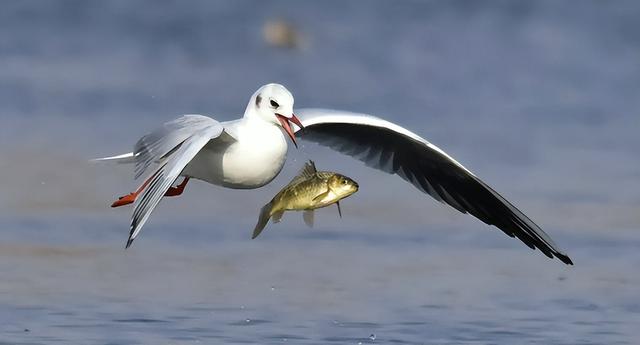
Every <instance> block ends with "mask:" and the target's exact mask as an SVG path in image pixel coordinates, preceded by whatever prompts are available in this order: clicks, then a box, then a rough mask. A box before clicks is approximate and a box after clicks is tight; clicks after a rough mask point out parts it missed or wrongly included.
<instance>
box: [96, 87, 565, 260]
mask: <svg viewBox="0 0 640 345" xmlns="http://www.w3.org/2000/svg"><path fill="white" fill-rule="evenodd" d="M293 103H294V100H293V96H292V95H291V93H290V92H289V91H288V90H287V89H286V88H285V87H284V86H282V85H279V84H267V85H264V86H262V87H261V88H260V89H258V90H257V91H256V92H255V93H254V94H253V95H252V96H251V99H250V100H249V104H248V105H247V108H246V110H245V113H244V116H243V117H242V118H241V119H238V120H234V121H228V122H218V121H216V120H214V119H212V118H210V117H207V116H202V115H184V116H182V117H180V118H178V119H176V120H173V121H170V122H167V123H165V124H164V126H163V127H161V128H160V129H157V130H156V131H154V132H152V133H150V134H148V135H145V136H144V137H142V138H141V139H140V140H139V141H138V142H137V143H136V145H135V148H134V151H133V152H130V153H127V154H123V155H118V156H113V157H106V158H100V159H97V160H98V161H116V162H120V163H135V176H136V178H138V177H140V176H141V175H142V174H144V173H145V172H146V171H147V170H148V168H149V167H150V166H151V165H152V164H153V165H154V166H155V170H154V171H153V172H152V173H150V174H149V177H148V178H147V179H146V180H145V182H144V183H142V185H141V186H140V188H139V189H138V190H137V191H135V192H133V193H131V194H128V195H126V196H123V197H121V198H120V199H119V200H117V201H116V202H114V203H113V205H112V207H118V206H122V205H126V204H129V203H132V202H133V203H134V210H133V215H132V217H131V227H130V233H129V239H128V241H127V245H126V247H127V248H128V247H129V246H130V245H131V243H132V242H133V240H134V239H135V238H136V237H137V236H138V234H139V233H140V230H141V228H142V226H143V225H144V223H145V222H146V221H147V219H148V218H149V215H150V214H151V212H152V211H153V209H154V208H155V207H156V205H158V203H159V202H160V200H161V199H162V197H163V196H174V195H180V194H181V193H182V192H183V190H184V187H185V186H186V184H187V182H188V181H189V178H196V179H199V180H203V181H206V182H209V183H212V184H215V185H219V186H223V187H228V188H237V189H251V188H258V187H261V186H264V185H265V184H267V183H269V182H271V181H272V180H273V179H274V178H275V177H276V176H277V175H278V173H280V170H281V169H282V167H283V165H284V162H285V159H286V153H287V141H286V138H285V136H284V133H286V134H287V135H288V136H289V137H290V139H291V141H292V142H293V143H294V145H296V147H297V143H296V136H297V137H299V138H301V139H304V140H309V141H312V142H316V143H318V144H320V145H324V146H328V147H330V148H332V149H334V150H337V151H339V152H341V153H344V154H347V155H350V156H353V157H354V158H357V159H359V160H361V161H363V162H365V164H366V165H368V166H370V167H372V168H375V169H379V170H382V171H385V172H387V173H390V174H396V175H398V176H400V177H401V178H403V179H404V180H406V181H408V182H410V183H411V184H413V185H414V186H415V187H417V188H418V189H420V190H421V191H423V192H425V193H427V194H429V195H431V196H432V197H434V198H435V199H437V200H438V201H440V202H442V203H445V204H448V205H450V206H452V207H454V208H455V209H457V210H458V211H460V212H462V213H470V214H471V215H473V216H475V217H476V218H478V219H480V220H481V221H483V222H485V223H487V224H489V225H495V226H496V227H498V228H499V229H500V230H502V231H503V232H504V233H506V234H507V235H509V236H511V237H517V238H519V239H520V240H521V241H522V242H524V243H525V244H526V245H527V246H529V247H530V248H532V249H535V248H538V249H539V250H540V251H542V252H543V253H544V254H545V255H546V256H548V257H550V258H553V257H554V256H555V257H557V258H558V259H560V260H561V261H562V262H564V263H566V264H573V263H572V261H571V259H570V258H569V257H568V256H567V255H566V254H564V253H563V252H562V251H561V250H560V249H559V248H558V246H557V245H556V244H555V243H554V242H553V241H552V240H551V238H550V237H549V236H548V235H547V234H546V233H545V232H544V231H543V230H542V229H540V227H539V226H537V225H536V224H535V223H534V222H533V221H531V220H530V219H529V218H528V217H527V216H525V215H524V214H523V213H522V212H520V211H519V210H518V209H517V208H516V207H515V206H513V205H512V204H511V203H509V202H508V201H507V200H506V199H504V198H503V197H502V196H500V194H498V193H497V192H496V191H494V190H493V189H492V188H491V187H489V186H488V185H487V184H485V183H484V182H482V181H481V180H480V179H479V178H478V177H476V176H475V175H474V174H473V173H472V172H471V171H469V170H468V169H467V168H465V167H464V166H463V165H462V164H460V163H458V162H457V161H456V160H455V159H453V158H451V157H450V156H449V155H447V154H446V153H445V152H444V151H442V150H440V149H439V148H438V147H436V146H435V145H433V144H431V143H429V142H428V141H427V140H425V139H423V138H421V137H420V136H418V135H417V134H415V133H413V132H411V131H409V130H407V129H405V128H402V127H400V126H398V125H396V124H393V123H391V122H388V121H385V120H383V119H380V118H377V117H374V116H370V115H365V114H357V113H350V112H341V111H334V110H323V109H302V110H299V111H298V114H299V115H300V119H298V117H296V115H294V113H293ZM291 122H293V123H294V124H295V125H297V127H298V128H297V129H295V131H294V129H293V128H292V127H291V124H290V123H291ZM283 131H284V133H283ZM179 176H183V177H184V180H183V181H182V182H181V183H180V184H179V185H177V186H176V187H172V185H173V183H174V182H175V181H176V179H177V178H178V177H179Z"/></svg>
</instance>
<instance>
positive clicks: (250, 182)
mask: <svg viewBox="0 0 640 345" xmlns="http://www.w3.org/2000/svg"><path fill="white" fill-rule="evenodd" d="M221 124H222V125H223V126H224V128H225V131H228V132H229V133H233V137H234V138H235V139H236V140H233V141H229V142H227V143H219V142H215V141H214V142H211V143H209V144H207V145H205V146H204V147H203V148H202V149H201V150H200V152H198V154H197V155H196V156H195V157H194V158H193V160H191V162H189V164H187V166H186V167H185V168H184V170H183V172H182V173H181V175H182V176H186V177H193V178H196V179H198V180H202V181H206V182H209V183H211V184H215V185H219V186H223V187H228V188H235V189H252V188H258V187H262V186H264V185H265V184H267V183H269V182H271V180H273V179H274V178H275V177H276V176H277V175H278V173H280V170H282V167H283V166H284V162H285V159H286V157H287V142H286V140H285V137H284V135H283V134H282V131H281V130H280V129H279V128H277V127H275V126H273V125H270V124H265V123H264V122H262V121H256V120H247V119H242V120H239V121H229V122H222V123H221ZM248 167H250V168H248Z"/></svg>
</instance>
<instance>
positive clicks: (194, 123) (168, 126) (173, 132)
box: [133, 115, 219, 179]
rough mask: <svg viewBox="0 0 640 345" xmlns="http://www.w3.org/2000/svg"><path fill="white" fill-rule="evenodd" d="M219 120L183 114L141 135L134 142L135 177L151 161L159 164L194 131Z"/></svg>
mask: <svg viewBox="0 0 640 345" xmlns="http://www.w3.org/2000/svg"><path fill="white" fill-rule="evenodd" d="M215 125H219V122H218V121H216V120H214V119H212V118H210V117H207V116H203V115H183V116H181V117H179V118H177V119H175V120H172V121H169V122H167V123H165V124H163V125H162V127H160V128H158V129H156V130H155V131H153V132H151V133H149V134H147V135H145V136H143V137H142V138H140V140H138V142H137V143H136V145H135V147H134V150H133V154H134V157H135V178H136V179H137V178H138V177H140V176H141V175H142V174H144V172H145V171H146V170H147V168H148V167H149V166H150V165H151V164H152V163H158V164H161V163H162V161H163V159H164V158H165V157H166V156H167V155H169V154H170V153H171V152H172V151H173V150H176V149H177V148H178V146H180V144H181V143H182V142H183V141H185V140H186V139H187V138H189V137H190V136H192V135H193V134H194V133H196V132H199V131H201V130H202V129H205V128H209V127H210V126H215Z"/></svg>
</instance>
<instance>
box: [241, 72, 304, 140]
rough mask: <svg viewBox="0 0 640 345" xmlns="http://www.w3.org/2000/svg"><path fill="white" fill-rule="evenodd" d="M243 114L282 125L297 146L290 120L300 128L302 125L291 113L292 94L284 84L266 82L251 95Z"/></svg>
mask: <svg viewBox="0 0 640 345" xmlns="http://www.w3.org/2000/svg"><path fill="white" fill-rule="evenodd" d="M245 114H246V115H245V116H252V117H257V118H259V119H261V120H263V121H266V122H268V123H273V124H275V125H276V126H280V127H282V128H283V129H284V131H285V132H286V133H287V134H288V135H289V137H290V138H291V140H292V141H293V144H294V145H295V146H296V147H298V144H297V143H296V137H295V135H294V132H293V129H292V128H291V122H293V123H294V124H296V125H297V126H298V127H300V128H303V126H302V123H301V122H300V120H298V118H297V117H296V116H295V115H294V114H293V95H291V92H289V90H287V88H285V87H284V86H282V85H280V84H267V85H264V86H262V87H261V88H259V89H258V91H256V92H255V93H254V94H253V96H252V97H251V100H250V101H249V104H248V106H247V111H246V113H245Z"/></svg>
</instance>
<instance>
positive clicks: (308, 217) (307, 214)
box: [302, 210, 315, 228]
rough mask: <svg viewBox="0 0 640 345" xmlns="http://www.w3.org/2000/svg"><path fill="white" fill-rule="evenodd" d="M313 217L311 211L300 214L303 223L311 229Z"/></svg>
mask: <svg viewBox="0 0 640 345" xmlns="http://www.w3.org/2000/svg"><path fill="white" fill-rule="evenodd" d="M314 215H315V213H314V212H313V210H306V211H304V212H303V213H302V219H304V223H305V224H307V226H309V227H310V228H313V221H314V218H315V217H314Z"/></svg>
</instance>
